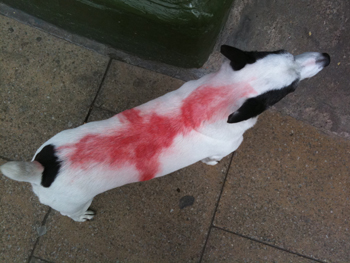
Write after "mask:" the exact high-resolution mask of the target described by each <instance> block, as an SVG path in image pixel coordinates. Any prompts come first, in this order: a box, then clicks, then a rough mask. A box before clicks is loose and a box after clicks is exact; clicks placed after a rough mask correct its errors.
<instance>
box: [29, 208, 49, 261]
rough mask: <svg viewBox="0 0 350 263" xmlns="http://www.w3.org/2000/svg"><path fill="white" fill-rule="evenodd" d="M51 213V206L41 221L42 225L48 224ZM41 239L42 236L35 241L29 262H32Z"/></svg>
mask: <svg viewBox="0 0 350 263" xmlns="http://www.w3.org/2000/svg"><path fill="white" fill-rule="evenodd" d="M50 213H51V207H49V210H47V212H46V214H45V216H44V219H43V221H42V222H41V226H44V225H45V224H46V221H47V218H48V217H49V214H50ZM39 239H40V236H38V237H37V238H36V241H35V243H34V246H33V249H32V252H31V253H30V255H29V257H28V263H30V262H31V261H32V259H33V257H34V251H35V249H36V246H37V244H38V243H39Z"/></svg>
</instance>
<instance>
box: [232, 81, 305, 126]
mask: <svg viewBox="0 0 350 263" xmlns="http://www.w3.org/2000/svg"><path fill="white" fill-rule="evenodd" d="M298 83H299V80H295V81H294V82H293V83H292V84H290V85H289V86H287V87H284V88H282V89H279V90H270V91H267V92H265V93H263V94H261V95H259V96H257V97H254V98H249V99H247V100H246V101H245V102H244V103H243V105H242V106H241V107H240V108H239V109H238V110H237V111H235V112H234V113H232V114H230V116H228V120H227V122H228V123H237V122H241V121H245V120H248V119H250V118H254V117H256V116H258V115H259V114H261V113H263V112H264V111H265V110H266V109H268V108H269V107H270V106H272V105H274V104H276V103H277V102H279V101H280V100H281V99H283V98H284V97H285V96H286V95H287V94H289V93H291V92H293V91H294V90H295V89H296V87H297V85H298Z"/></svg>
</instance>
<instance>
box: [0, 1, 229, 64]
mask: <svg viewBox="0 0 350 263" xmlns="http://www.w3.org/2000/svg"><path fill="white" fill-rule="evenodd" d="M232 1H233V0H0V2H3V3H5V4H7V5H9V6H11V7H13V8H16V9H19V10H21V11H24V12H26V13H28V14H30V15H33V16H35V17H38V18H40V19H42V20H44V21H46V22H49V23H52V24H54V25H56V26H58V27H60V28H63V29H65V30H67V31H70V32H72V33H75V34H78V35H82V36H84V37H87V38H90V39H94V40H96V41H98V42H101V43H104V44H107V45H110V46H111V47H114V48H116V49H121V50H124V51H126V52H128V53H131V54H135V55H137V56H139V57H142V58H144V59H149V60H156V61H161V62H164V63H167V64H172V65H175V66H179V67H185V68H190V67H200V66H202V65H203V64H204V62H205V61H206V60H207V59H208V56H209V54H210V53H211V52H212V50H213V47H214V45H215V42H216V39H217V36H218V34H219V32H220V30H221V28H222V27H223V25H224V23H225V22H226V18H227V15H228V11H229V10H230V6H231V4H232Z"/></svg>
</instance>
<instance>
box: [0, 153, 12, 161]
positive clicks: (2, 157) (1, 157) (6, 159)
mask: <svg viewBox="0 0 350 263" xmlns="http://www.w3.org/2000/svg"><path fill="white" fill-rule="evenodd" d="M0 159H4V160H5V161H8V162H10V161H13V160H12V159H10V158H7V157H4V156H1V155H0Z"/></svg>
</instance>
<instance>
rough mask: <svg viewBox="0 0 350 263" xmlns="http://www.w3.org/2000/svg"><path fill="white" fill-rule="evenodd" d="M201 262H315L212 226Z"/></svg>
mask: <svg viewBox="0 0 350 263" xmlns="http://www.w3.org/2000/svg"><path fill="white" fill-rule="evenodd" d="M202 262H203V263H204V262H228V263H234V262H237V263H242V262H244V263H249V262H265V263H270V262H271V263H272V262H273V263H278V262H280V263H287V262H288V263H292V262H298V263H315V262H316V261H314V260H311V259H307V258H304V257H301V256H299V255H295V254H292V253H289V252H287V251H283V250H280V249H277V248H274V247H271V246H267V245H265V244H262V243H258V242H256V241H252V240H250V239H247V238H244V237H240V236H237V235H234V234H232V233H229V232H227V231H223V230H221V229H217V228H213V229H212V230H211V232H210V236H209V240H208V243H207V246H206V248H205V253H204V256H203V260H202Z"/></svg>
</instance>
